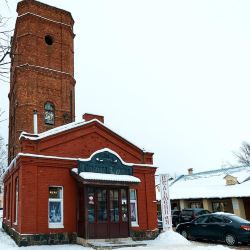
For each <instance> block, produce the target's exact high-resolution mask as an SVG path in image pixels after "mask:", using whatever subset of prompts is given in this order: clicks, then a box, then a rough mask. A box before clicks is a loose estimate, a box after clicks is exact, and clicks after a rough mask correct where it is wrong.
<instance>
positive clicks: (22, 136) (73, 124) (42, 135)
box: [19, 119, 153, 154]
mask: <svg viewBox="0 0 250 250" xmlns="http://www.w3.org/2000/svg"><path fill="white" fill-rule="evenodd" d="M94 122H96V123H98V124H100V125H101V126H103V127H104V128H106V129H108V130H110V131H111V132H112V133H114V134H116V135H117V136H119V137H120V138H122V139H123V140H125V141H127V142H128V143H130V144H131V145H133V146H135V147H136V148H138V149H140V150H141V151H143V152H145V153H152V152H151V151H149V150H146V149H144V148H141V147H139V146H137V145H136V144H135V143H133V142H131V141H130V140H128V139H126V138H125V137H123V136H120V135H119V134H118V133H116V132H114V130H113V129H111V128H109V127H108V126H106V125H104V123H102V122H101V121H99V120H98V119H92V120H89V121H85V120H81V121H76V122H71V123H68V124H65V125H62V126H59V127H56V128H53V129H50V130H48V131H45V132H42V133H39V134H31V133H27V132H25V131H24V132H22V133H21V134H20V137H19V140H21V139H28V140H31V141H36V140H41V139H44V138H48V137H50V136H53V135H57V134H59V133H62V132H66V131H69V130H71V129H74V128H78V127H82V126H86V125H88V124H90V123H94ZM152 154H153V153H152Z"/></svg>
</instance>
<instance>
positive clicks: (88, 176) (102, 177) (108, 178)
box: [71, 168, 141, 184]
mask: <svg viewBox="0 0 250 250" xmlns="http://www.w3.org/2000/svg"><path fill="white" fill-rule="evenodd" d="M71 171H72V172H73V173H75V174H76V175H77V176H79V177H80V178H81V179H83V180H86V181H104V182H117V183H118V182H119V183H121V182H122V183H131V184H132V183H135V184H136V183H137V184H138V183H140V182H141V180H140V179H139V178H137V177H135V176H132V175H116V174H103V173H93V172H81V173H80V174H77V168H73V169H72V170H71Z"/></svg>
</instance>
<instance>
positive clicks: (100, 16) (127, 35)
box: [0, 0, 250, 174]
mask: <svg viewBox="0 0 250 250" xmlns="http://www.w3.org/2000/svg"><path fill="white" fill-rule="evenodd" d="M17 2H18V1H17V0H11V1H9V9H8V8H6V7H5V6H3V5H4V1H3V0H1V1H0V4H1V10H0V11H1V14H3V15H5V16H8V17H12V18H11V20H10V22H9V25H10V27H12V28H13V27H14V22H15V18H16V13H15V10H16V4H17ZM42 2H44V3H49V4H52V5H54V6H56V7H59V8H63V9H66V10H69V11H70V12H71V13H72V15H73V18H74V20H75V26H74V32H75V34H76V37H75V79H76V82H77V83H76V115H77V117H76V119H77V120H79V119H80V118H81V115H82V114H83V113H85V112H88V113H96V114H100V115H104V116H105V123H106V124H107V125H108V126H109V127H111V128H112V129H113V130H114V131H116V132H118V133H120V134H121V135H122V136H124V137H125V138H127V139H128V140H130V141H132V142H134V143H135V144H136V145H138V146H141V147H144V148H146V149H149V150H152V151H153V152H154V153H155V155H154V163H155V164H156V165H157V166H158V167H159V169H158V172H159V173H171V174H173V173H179V174H181V173H186V172H187V168H193V169H194V172H198V171H203V170H210V169H216V168H220V167H221V166H222V165H223V164H224V163H225V162H231V163H235V157H234V156H233V153H232V152H233V151H237V150H238V148H239V147H240V145H241V142H242V141H250V84H249V83H250V15H249V12H250V1H249V0H246V1H243V0H241V1H239V0H235V1H230V0H225V1H220V0H214V1H213V0H208V1H202V0H197V1H191V0H188V1H187V0H183V1H178V0H173V1H167V0H163V1H159V0H151V1H148V0H140V1H139V0H124V1H119V0H113V1H106V0H101V1H95V0H89V1H83V0H74V1H72V0H43V1H42ZM8 88H9V86H8V85H7V84H4V83H1V84H0V91H1V92H0V93H1V98H0V105H1V106H0V107H1V108H2V109H4V110H6V111H7V113H8V98H7V94H8ZM7 113H6V118H7ZM7 126H8V123H7V121H6V122H2V123H1V124H0V129H1V134H3V135H4V136H5V137H6V139H7V136H6V134H7Z"/></svg>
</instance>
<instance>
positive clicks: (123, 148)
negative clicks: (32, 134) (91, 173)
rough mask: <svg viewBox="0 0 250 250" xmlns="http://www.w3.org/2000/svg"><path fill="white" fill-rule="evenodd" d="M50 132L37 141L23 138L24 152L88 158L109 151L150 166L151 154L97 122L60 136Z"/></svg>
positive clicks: (62, 133) (77, 127)
mask: <svg viewBox="0 0 250 250" xmlns="http://www.w3.org/2000/svg"><path fill="white" fill-rule="evenodd" d="M58 129H59V128H57V130H58ZM48 132H49V131H48ZM52 132H53V131H52ZM52 132H50V133H51V134H50V135H49V136H45V137H41V138H39V139H38V140H37V139H35V140H33V139H28V138H23V139H22V148H23V152H25V153H36V154H43V155H53V156H60V157H74V158H88V157H89V156H90V155H91V154H92V153H93V152H96V151H97V150H100V149H103V148H110V149H111V150H113V151H114V152H117V154H119V155H120V156H121V157H122V159H123V160H124V161H126V162H134V163H148V164H152V163H153V162H152V155H153V153H147V152H144V151H143V150H142V149H140V148H139V147H137V146H135V145H134V144H132V143H130V142H129V141H127V140H126V139H124V138H122V137H121V136H119V135H118V134H116V133H114V132H113V131H112V130H110V129H109V128H107V127H105V126H104V125H103V124H101V123H100V122H98V121H96V120H92V122H89V123H87V124H84V125H82V126H76V127H74V126H73V127H72V128H70V129H67V130H63V131H61V132H59V133H52Z"/></svg>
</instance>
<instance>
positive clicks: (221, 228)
mask: <svg viewBox="0 0 250 250" xmlns="http://www.w3.org/2000/svg"><path fill="white" fill-rule="evenodd" d="M176 231H177V232H178V233H180V234H181V235H182V236H183V237H185V238H188V239H189V238H190V239H206V240H213V241H224V242H225V243H226V244H227V245H229V246H233V245H237V244H238V242H241V243H250V221H247V220H245V219H242V218H240V217H238V216H236V215H234V214H229V213H222V212H218V213H212V214H206V215H201V216H200V217H198V218H196V219H195V220H193V221H191V222H186V223H181V224H179V225H178V226H177V228H176Z"/></svg>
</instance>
